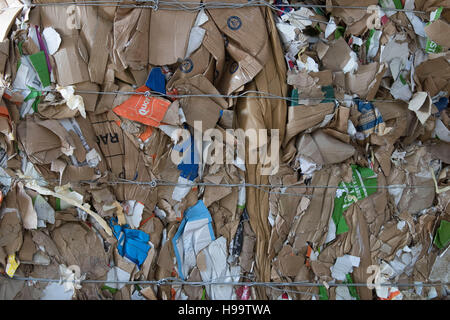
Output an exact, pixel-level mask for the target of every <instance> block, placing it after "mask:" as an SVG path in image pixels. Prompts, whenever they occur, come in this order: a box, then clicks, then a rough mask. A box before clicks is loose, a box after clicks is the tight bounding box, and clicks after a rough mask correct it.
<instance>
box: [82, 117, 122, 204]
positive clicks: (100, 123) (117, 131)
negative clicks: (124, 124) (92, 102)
mask: <svg viewBox="0 0 450 320" xmlns="http://www.w3.org/2000/svg"><path fill="white" fill-rule="evenodd" d="M89 117H90V121H91V124H92V127H93V130H94V134H95V136H94V137H95V139H96V142H97V144H98V146H99V147H100V151H101V153H102V155H103V157H104V158H105V162H106V164H107V168H108V169H109V170H110V171H111V172H112V173H113V175H115V176H116V177H120V178H125V168H124V156H125V147H124V143H125V141H124V134H123V130H122V129H121V128H120V127H119V126H118V125H117V123H116V122H115V121H117V120H118V118H117V117H114V114H113V112H112V111H110V112H109V113H103V114H100V115H93V114H90V115H89ZM114 193H115V195H116V197H117V200H119V201H123V200H124V196H123V185H117V186H116V187H115V188H114Z"/></svg>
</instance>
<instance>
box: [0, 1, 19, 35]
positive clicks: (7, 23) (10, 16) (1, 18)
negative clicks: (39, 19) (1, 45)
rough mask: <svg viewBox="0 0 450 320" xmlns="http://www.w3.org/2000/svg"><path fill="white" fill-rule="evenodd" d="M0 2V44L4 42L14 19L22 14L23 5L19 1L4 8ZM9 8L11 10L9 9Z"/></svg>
mask: <svg viewBox="0 0 450 320" xmlns="http://www.w3.org/2000/svg"><path fill="white" fill-rule="evenodd" d="M3 4H4V2H3V1H2V6H1V11H0V42H3V41H5V39H6V37H7V35H8V34H9V30H10V29H11V27H12V25H13V24H14V21H15V20H16V17H17V16H18V15H19V14H20V12H22V7H23V5H22V4H21V3H20V2H19V1H14V2H12V3H8V4H7V5H6V6H4V5H3ZM9 7H11V8H9Z"/></svg>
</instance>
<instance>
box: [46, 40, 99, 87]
mask: <svg viewBox="0 0 450 320" xmlns="http://www.w3.org/2000/svg"><path fill="white" fill-rule="evenodd" d="M81 41H82V40H80V38H79V37H64V38H63V41H62V43H61V47H60V48H59V50H58V51H57V52H56V53H55V54H54V57H55V62H56V65H57V82H58V84H59V85H61V86H63V87H65V86H69V85H72V84H77V83H80V82H85V81H89V80H90V78H89V72H88V67H87V63H86V61H84V60H83V58H82V56H81V54H80V48H81V47H80V45H81V43H82V42H81Z"/></svg>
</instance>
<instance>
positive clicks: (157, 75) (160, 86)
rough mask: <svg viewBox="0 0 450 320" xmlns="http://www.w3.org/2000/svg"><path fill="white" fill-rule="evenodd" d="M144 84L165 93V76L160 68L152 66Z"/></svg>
mask: <svg viewBox="0 0 450 320" xmlns="http://www.w3.org/2000/svg"><path fill="white" fill-rule="evenodd" d="M145 85H146V86H147V87H148V88H150V89H151V90H153V91H156V92H159V93H162V94H166V77H165V76H164V74H163V73H162V70H161V68H153V69H152V71H150V74H149V75H148V78H147V81H146V82H145Z"/></svg>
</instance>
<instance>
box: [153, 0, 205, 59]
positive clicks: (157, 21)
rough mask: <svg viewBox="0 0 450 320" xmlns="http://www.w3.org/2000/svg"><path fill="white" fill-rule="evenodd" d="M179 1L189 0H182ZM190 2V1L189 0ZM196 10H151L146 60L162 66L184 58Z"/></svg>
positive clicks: (185, 0) (186, 0)
mask: <svg viewBox="0 0 450 320" xmlns="http://www.w3.org/2000/svg"><path fill="white" fill-rule="evenodd" d="M179 2H182V3H183V2H189V1H188V0H182V1H179ZM190 2H191V3H192V1H190ZM197 13H198V12H197V11H193V12H192V11H191V12H189V11H184V10H179V11H170V10H158V11H153V10H152V13H151V17H150V32H149V36H150V37H149V41H148V45H149V49H148V62H149V63H150V64H152V65H156V66H162V65H168V64H173V63H176V62H177V61H178V60H182V59H184V56H185V54H186V49H187V46H188V42H189V34H190V31H191V28H192V26H193V25H194V22H195V18H196V17H197Z"/></svg>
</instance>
